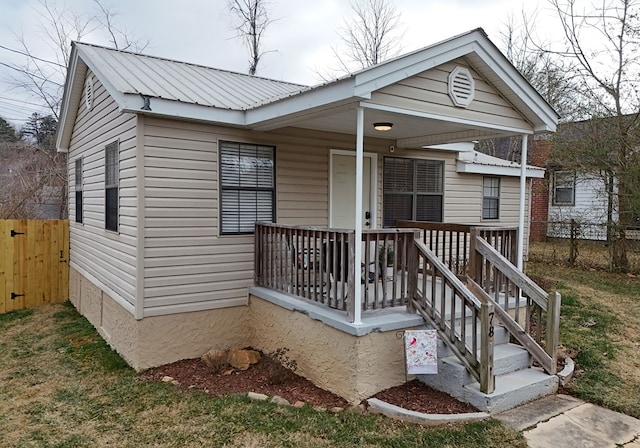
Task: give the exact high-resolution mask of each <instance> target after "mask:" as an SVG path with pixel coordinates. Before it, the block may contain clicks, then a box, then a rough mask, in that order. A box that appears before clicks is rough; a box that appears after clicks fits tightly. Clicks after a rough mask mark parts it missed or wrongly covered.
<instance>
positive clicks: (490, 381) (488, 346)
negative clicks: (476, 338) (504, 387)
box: [480, 302, 496, 394]
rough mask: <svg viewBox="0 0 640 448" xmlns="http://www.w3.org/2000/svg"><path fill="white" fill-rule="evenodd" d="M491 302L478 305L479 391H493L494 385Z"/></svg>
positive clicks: (486, 392) (492, 314)
mask: <svg viewBox="0 0 640 448" xmlns="http://www.w3.org/2000/svg"><path fill="white" fill-rule="evenodd" d="M493 318H494V312H493V304H491V303H487V302H484V303H482V304H481V305H480V391H481V392H482V393H485V394H490V393H493V391H494V390H495V387H496V380H495V376H494V375H493V334H494V328H493Z"/></svg>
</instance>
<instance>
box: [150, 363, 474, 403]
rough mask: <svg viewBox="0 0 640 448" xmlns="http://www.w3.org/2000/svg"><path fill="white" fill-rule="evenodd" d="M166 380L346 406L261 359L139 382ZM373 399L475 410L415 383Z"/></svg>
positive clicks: (154, 372) (172, 367) (187, 367)
mask: <svg viewBox="0 0 640 448" xmlns="http://www.w3.org/2000/svg"><path fill="white" fill-rule="evenodd" d="M167 377H170V378H171V379H173V380H174V381H177V383H178V385H179V386H178V387H183V388H188V389H193V388H196V389H199V390H202V391H204V392H205V393H207V394H209V395H212V396H216V397H217V396H223V395H238V394H244V393H246V392H257V393H261V394H266V395H269V396H276V395H277V396H280V397H282V398H284V399H286V400H288V401H289V402H290V403H292V404H293V403H295V402H297V401H302V402H305V403H307V404H309V405H310V406H313V407H322V408H325V409H331V408H334V407H346V406H348V403H347V402H346V401H345V400H344V399H343V398H340V397H338V396H337V395H334V394H332V393H331V392H328V391H326V390H323V389H320V388H319V387H316V386H315V385H314V384H313V383H312V382H311V381H309V380H307V379H305V378H303V377H301V376H299V375H296V374H295V373H293V372H292V371H290V370H287V369H286V368H285V367H283V366H282V365H281V364H280V362H279V361H277V360H275V359H272V358H270V357H268V356H263V357H262V358H261V359H260V361H259V362H258V363H257V364H254V365H252V366H251V367H249V369H247V370H236V369H232V368H230V369H228V370H225V371H223V372H221V373H215V372H214V371H213V370H212V369H211V368H210V367H209V366H207V364H205V363H204V362H203V361H202V360H201V359H199V358H198V359H187V360H183V361H178V362H174V363H172V364H167V365H164V366H160V367H156V368H154V369H151V370H148V371H147V372H145V373H143V374H141V375H140V378H141V379H143V380H156V381H161V380H163V378H164V380H165V381H166V380H169V378H167ZM375 397H376V398H378V399H380V400H383V401H386V402H387V403H390V404H394V405H396V406H400V407H403V408H405V409H409V410H412V411H417V412H424V413H429V414H455V413H463V412H476V411H477V410H476V409H475V408H474V407H473V406H471V405H469V404H467V403H462V402H460V401H458V400H456V399H455V398H453V397H451V396H449V395H447V394H445V393H442V392H439V391H436V390H434V389H431V388H430V387H429V386H427V385H425V384H423V383H421V382H420V381H418V380H413V381H410V382H409V383H406V384H403V385H401V386H397V387H393V388H391V389H388V390H385V391H382V392H380V393H378V394H376V395H375Z"/></svg>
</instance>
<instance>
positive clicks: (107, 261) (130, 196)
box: [68, 74, 137, 305]
mask: <svg viewBox="0 0 640 448" xmlns="http://www.w3.org/2000/svg"><path fill="white" fill-rule="evenodd" d="M88 76H89V74H88ZM93 91H94V100H93V108H92V109H91V110H87V108H86V105H85V102H84V97H83V101H81V102H80V105H79V112H78V115H77V118H76V122H75V125H74V129H73V133H72V137H71V143H70V148H69V155H68V174H69V179H70V180H71V179H72V177H73V168H74V161H75V159H76V158H78V157H82V158H83V198H82V199H83V201H84V210H83V212H84V220H83V223H82V224H80V223H75V222H72V223H71V225H70V232H71V239H70V245H71V252H70V261H71V264H72V266H73V267H74V268H76V269H78V270H80V271H81V272H83V273H84V274H88V275H90V276H93V277H94V278H95V279H98V280H99V281H100V282H102V283H103V285H102V286H103V287H106V288H107V289H108V291H109V293H110V294H116V295H117V296H116V297H114V299H115V300H119V301H122V302H123V303H124V302H127V303H130V304H132V305H133V304H134V303H135V285H136V283H135V269H136V219H137V218H136V178H135V164H136V157H135V150H136V148H135V145H136V139H135V136H136V134H135V132H136V131H135V124H136V117H135V115H131V114H121V113H119V112H118V107H117V105H116V103H115V102H114V101H113V99H112V98H111V97H110V96H109V94H108V93H107V91H106V90H105V89H104V87H103V86H102V84H101V83H100V82H99V81H98V80H97V78H95V76H94V88H93ZM114 140H119V142H120V165H119V168H120V171H119V179H120V181H119V202H120V205H119V224H118V232H117V233H116V232H111V231H107V230H105V185H104V180H105V179H104V174H105V165H104V162H105V161H104V151H105V146H106V145H107V144H108V143H111V142H113V141H114ZM69 188H70V190H69V191H70V196H69V197H74V196H73V195H72V193H73V182H71V181H70V182H69ZM69 209H70V210H69V213H70V216H74V214H75V201H70V203H69Z"/></svg>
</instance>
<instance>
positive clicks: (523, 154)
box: [517, 134, 528, 271]
mask: <svg viewBox="0 0 640 448" xmlns="http://www.w3.org/2000/svg"><path fill="white" fill-rule="evenodd" d="M527 142H528V136H527V134H523V135H522V150H521V151H520V215H519V216H518V260H517V261H518V269H519V270H520V271H522V268H523V262H522V257H523V256H524V212H525V206H524V203H525V201H526V198H527V196H526V188H527Z"/></svg>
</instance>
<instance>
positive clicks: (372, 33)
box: [340, 0, 402, 68]
mask: <svg viewBox="0 0 640 448" xmlns="http://www.w3.org/2000/svg"><path fill="white" fill-rule="evenodd" d="M351 9H353V12H354V13H355V17H354V18H353V20H352V21H351V22H347V23H345V25H344V27H343V28H342V30H341V34H340V37H341V38H342V41H343V42H344V43H345V44H346V46H347V51H346V55H345V56H346V57H347V61H346V62H347V63H354V64H358V65H359V66H360V68H366V67H370V66H372V65H376V64H378V63H380V62H382V61H384V60H386V59H389V58H392V57H394V56H397V55H398V54H399V53H400V51H401V50H402V47H401V45H400V40H401V38H402V34H401V33H399V28H400V14H399V13H398V10H397V8H396V7H395V5H393V4H392V3H390V2H389V1H388V0H354V1H353V2H352V3H351Z"/></svg>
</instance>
